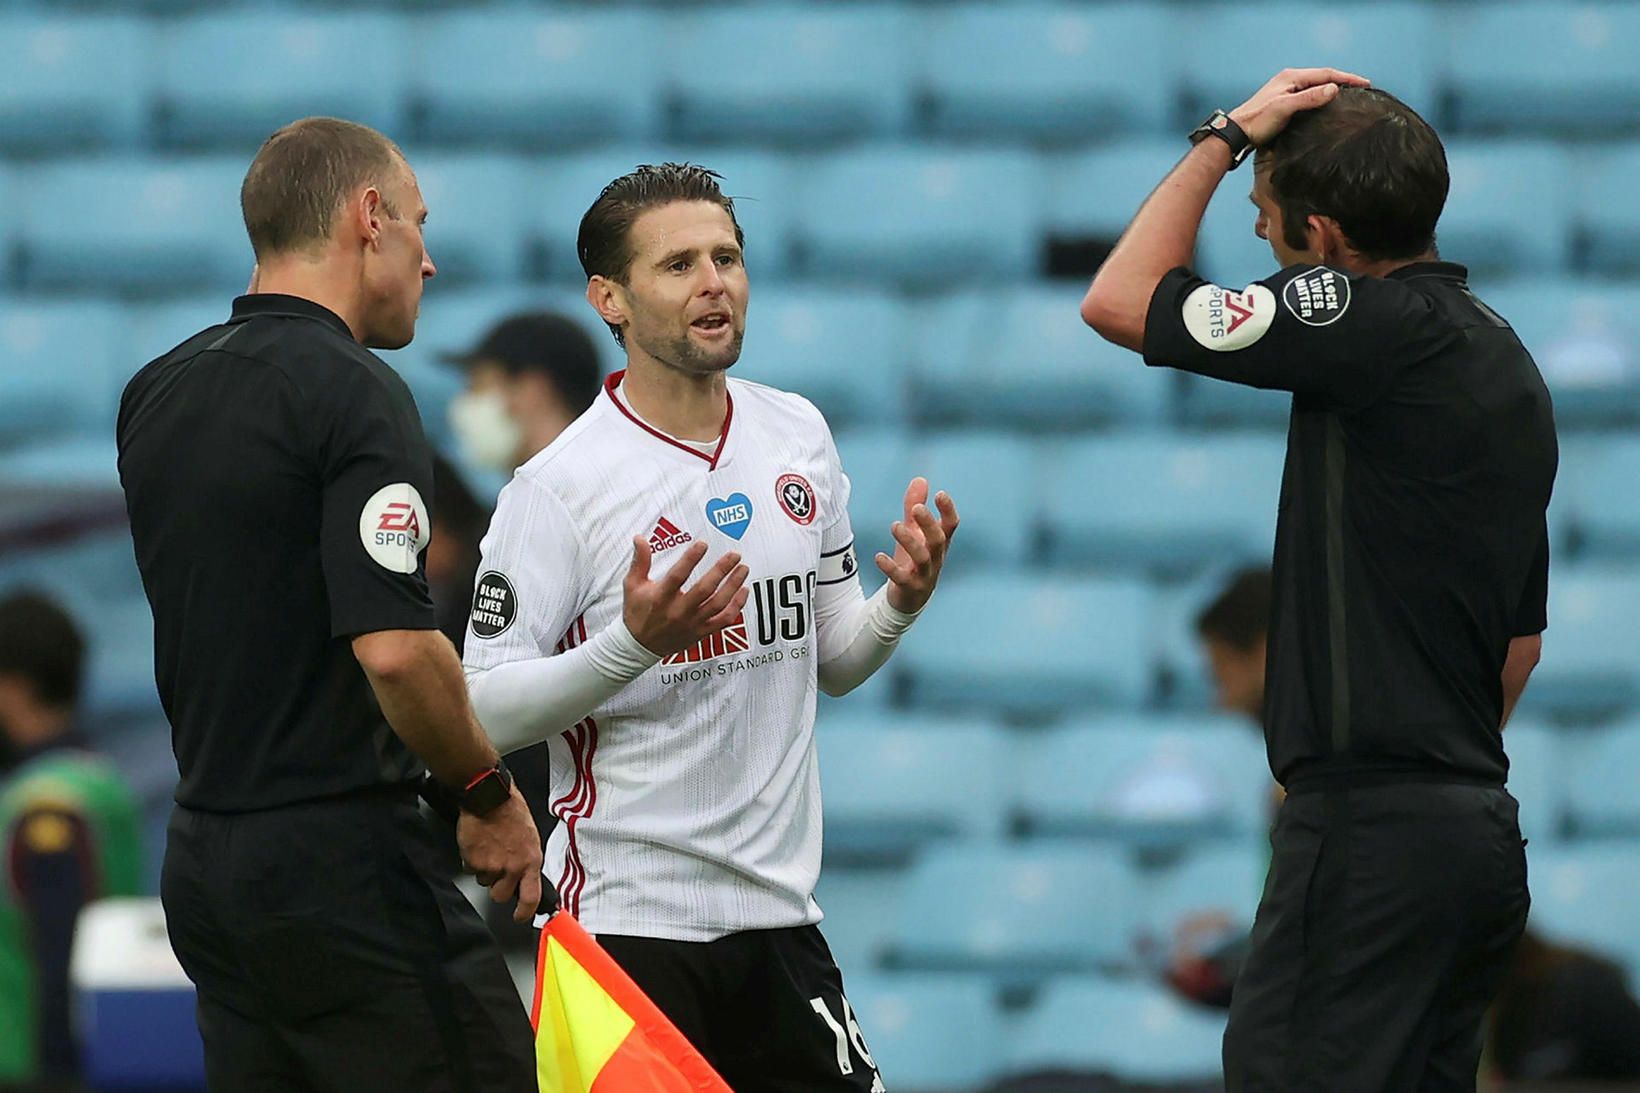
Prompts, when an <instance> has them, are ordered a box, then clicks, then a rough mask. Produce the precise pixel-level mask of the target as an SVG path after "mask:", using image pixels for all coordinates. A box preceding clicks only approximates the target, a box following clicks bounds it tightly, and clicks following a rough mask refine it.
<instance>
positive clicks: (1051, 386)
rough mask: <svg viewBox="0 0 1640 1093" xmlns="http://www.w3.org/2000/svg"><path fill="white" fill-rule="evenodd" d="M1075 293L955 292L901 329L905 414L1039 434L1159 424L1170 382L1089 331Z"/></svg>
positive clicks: (1043, 288) (938, 422)
mask: <svg viewBox="0 0 1640 1093" xmlns="http://www.w3.org/2000/svg"><path fill="white" fill-rule="evenodd" d="M1082 293H1083V288H1082V287H1080V286H1077V287H1060V286H1048V285H1040V286H1031V287H1029V288H1021V289H1013V290H1001V291H985V292H970V293H960V294H957V295H954V296H946V297H942V298H940V299H938V300H936V301H933V302H931V303H927V304H924V305H922V310H921V312H920V313H919V316H918V318H917V319H916V320H915V321H914V322H912V323H910V324H909V325H910V327H911V329H912V330H913V331H914V333H913V334H912V338H911V340H912V342H913V346H912V358H911V359H912V369H913V370H912V385H911V398H910V409H911V413H912V414H913V416H914V417H915V418H916V419H917V420H918V421H919V422H923V423H925V424H927V425H931V426H949V425H952V424H963V423H966V424H974V425H988V426H997V425H1006V426H1010V427H1015V428H1020V429H1026V430H1030V431H1033V432H1034V431H1038V430H1041V429H1067V428H1078V427H1086V426H1096V425H1108V424H1128V423H1133V424H1155V423H1157V422H1160V421H1162V420H1164V419H1166V418H1167V416H1168V413H1169V403H1170V397H1171V395H1172V392H1173V390H1174V386H1175V378H1176V377H1175V376H1173V375H1172V374H1170V373H1168V372H1166V371H1163V370H1159V369H1154V368H1146V367H1145V366H1144V363H1143V361H1142V360H1141V359H1140V358H1139V356H1138V355H1137V354H1135V353H1130V352H1128V351H1127V350H1125V349H1121V348H1118V347H1117V346H1113V345H1111V344H1110V343H1109V342H1107V341H1105V340H1104V339H1103V338H1101V337H1099V335H1097V334H1095V333H1094V332H1093V331H1092V330H1089V329H1088V327H1087V324H1085V323H1083V322H1082V318H1081V315H1080V314H1079V313H1078V309H1079V307H1080V305H1081V300H1082Z"/></svg>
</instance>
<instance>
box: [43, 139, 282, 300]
mask: <svg viewBox="0 0 1640 1093" xmlns="http://www.w3.org/2000/svg"><path fill="white" fill-rule="evenodd" d="M244 177H245V163H244V162H243V161H242V160H240V159H205V160H155V159H89V160H69V161H65V162H62V163H51V164H49V165H43V166H39V167H34V168H32V169H30V170H29V171H27V172H26V173H25V174H24V176H23V181H24V197H23V208H24V210H25V215H24V217H23V219H22V224H23V226H22V250H23V278H24V283H25V285H27V286H28V287H29V288H32V289H45V290H72V291H75V292H81V293H85V292H126V293H131V294H135V295H147V296H155V295H165V294H167V293H180V292H187V291H190V290H202V291H203V290H214V291H230V292H238V291H243V290H244V287H245V284H246V283H247V282H248V281H249V280H250V274H251V268H252V266H253V265H254V264H255V259H254V258H253V257H252V255H251V247H250V242H249V241H248V240H247V239H246V238H245V226H244V220H243V218H242V217H241V216H240V212H239V186H240V183H241V182H242V181H243V180H244Z"/></svg>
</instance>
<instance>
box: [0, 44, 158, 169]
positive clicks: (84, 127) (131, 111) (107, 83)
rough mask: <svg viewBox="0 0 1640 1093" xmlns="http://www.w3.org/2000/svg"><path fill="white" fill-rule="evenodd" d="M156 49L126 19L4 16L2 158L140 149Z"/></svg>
mask: <svg viewBox="0 0 1640 1093" xmlns="http://www.w3.org/2000/svg"><path fill="white" fill-rule="evenodd" d="M153 49H154V43H153V39H152V37H151V35H150V31H149V28H148V27H147V26H145V25H144V24H143V23H142V22H141V21H140V20H136V19H130V18H126V17H123V16H104V15H88V14H85V13H79V14H76V15H73V16H67V15H54V16H48V15H42V14H37V13H35V14H30V13H17V14H8V15H5V16H0V72H4V73H5V74H6V76H5V79H4V80H0V153H6V154H16V153H42V152H44V153H56V154H60V153H62V152H64V151H69V150H73V149H88V148H99V147H113V148H129V147H131V146H133V145H135V144H136V143H138V141H140V140H141V139H142V138H143V136H144V135H145V133H146V129H147V125H148V116H147V111H146V104H147V91H148V89H147V87H146V79H145V78H146V70H147V62H148V60H149V58H150V56H151V55H152V53H153Z"/></svg>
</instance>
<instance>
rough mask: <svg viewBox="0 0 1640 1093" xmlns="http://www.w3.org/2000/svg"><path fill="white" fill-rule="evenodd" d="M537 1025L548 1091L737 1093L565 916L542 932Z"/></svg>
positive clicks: (540, 1069) (538, 1063)
mask: <svg viewBox="0 0 1640 1093" xmlns="http://www.w3.org/2000/svg"><path fill="white" fill-rule="evenodd" d="M531 1021H532V1022H533V1023H534V1025H535V1067H536V1073H537V1075H538V1077H539V1081H540V1086H541V1093H636V1091H639V1090H642V1091H643V1093H733V1091H732V1090H730V1088H729V1086H728V1084H727V1083H725V1082H724V1080H723V1079H722V1078H720V1077H718V1075H717V1071H715V1070H713V1069H712V1065H711V1064H710V1063H708V1062H707V1061H706V1060H705V1059H703V1058H702V1057H701V1055H700V1053H699V1052H698V1051H696V1050H695V1049H694V1047H693V1046H692V1045H691V1044H690V1043H689V1041H688V1040H686V1039H684V1036H683V1033H681V1032H679V1031H678V1030H677V1029H676V1028H675V1027H674V1026H673V1024H672V1022H671V1021H668V1020H667V1019H666V1015H665V1014H664V1013H662V1012H661V1011H660V1010H659V1009H658V1008H657V1007H656V1005H655V1003H653V1002H651V1001H650V1000H649V999H648V998H647V997H646V996H645V995H644V993H643V992H642V991H641V990H639V989H638V985H637V984H636V983H634V982H632V980H631V979H630V978H629V977H628V976H627V974H626V973H625V972H623V971H622V970H621V968H620V966H619V965H618V964H616V963H615V961H614V960H613V959H612V958H611V957H610V955H609V954H608V953H606V952H604V950H603V949H601V948H599V947H598V943H597V942H596V941H594V940H593V939H592V937H591V935H590V934H588V933H587V932H586V931H585V930H583V929H581V924H580V923H579V922H576V921H575V919H574V918H573V917H571V916H570V915H569V914H568V913H566V912H564V911H559V912H558V913H557V914H555V915H553V916H552V918H550V919H548V920H547V925H546V926H545V927H544V928H543V929H542V931H541V954H540V958H539V960H538V961H537V963H536V968H535V1006H534V1009H533V1011H532V1013H531Z"/></svg>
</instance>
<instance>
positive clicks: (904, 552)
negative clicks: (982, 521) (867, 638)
mask: <svg viewBox="0 0 1640 1093" xmlns="http://www.w3.org/2000/svg"><path fill="white" fill-rule="evenodd" d="M934 504H935V505H937V506H938V507H939V510H940V513H939V518H938V519H936V518H935V516H934V514H933V513H932V512H930V511H929V508H928V479H926V478H920V477H919V478H913V479H912V480H911V485H910V486H908V487H906V491H905V519H903V520H896V521H894V523H893V524H892V525H891V526H890V528H889V531H890V533H892V534H893V536H894V557H892V558H890V557H889V556H888V555H887V554H884V553H882V552H881V551H879V552H878V554H877V558H876V561H877V568H878V569H880V570H882V571H883V575H884V576H886V577H887V578H888V602H889V604H890V606H892V607H893V608H894V609H895V610H897V611H904V612H906V613H907V614H912V613H915V612H917V611H921V610H922V609H923V605H924V604H926V603H927V602H928V597H930V596H932V595H933V594H934V585H935V584H937V583H938V582H939V579H940V569H941V567H942V566H944V565H945V552H946V550H947V549H948V548H949V547H950V545H951V536H953V535H955V534H956V533H957V506H956V503H955V502H953V501H952V500H951V495H950V494H948V493H946V492H945V491H944V490H941V491H940V492H939V493H938V494H936V495H935V497H934Z"/></svg>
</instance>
